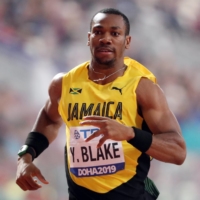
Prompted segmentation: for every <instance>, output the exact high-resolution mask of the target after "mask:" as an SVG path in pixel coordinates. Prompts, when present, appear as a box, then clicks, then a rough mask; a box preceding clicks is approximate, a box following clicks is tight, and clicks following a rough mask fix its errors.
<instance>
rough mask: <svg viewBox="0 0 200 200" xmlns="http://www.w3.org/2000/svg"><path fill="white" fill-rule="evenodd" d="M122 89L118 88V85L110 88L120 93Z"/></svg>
mask: <svg viewBox="0 0 200 200" xmlns="http://www.w3.org/2000/svg"><path fill="white" fill-rule="evenodd" d="M122 89H123V88H118V87H112V88H111V90H118V91H119V92H120V94H121V95H122Z"/></svg>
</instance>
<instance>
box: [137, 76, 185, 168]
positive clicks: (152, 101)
mask: <svg viewBox="0 0 200 200" xmlns="http://www.w3.org/2000/svg"><path fill="white" fill-rule="evenodd" d="M136 94H137V101H138V106H139V109H140V110H141V114H142V117H143V118H144V120H145V121H146V123H147V125H148V127H149V129H150V130H151V131H152V133H153V138H152V143H151V145H150V148H149V149H148V150H147V151H146V153H147V154H148V155H150V156H151V157H153V158H155V159H157V160H160V161H163V162H168V163H174V164H177V165H180V164H182V163H183V162H184V160H185V158H186V145H185V141H184V139H183V137H182V133H181V129H180V126H179V123H178V121H177V119H176V117H175V116H174V114H173V113H172V111H171V110H170V108H169V106H168V103H167V100H166V97H165V95H164V93H163V91H162V90H161V88H160V87H159V86H158V85H157V84H155V83H153V82H152V81H150V80H148V79H146V78H142V79H141V80H140V83H139V84H138V87H137V90H136Z"/></svg>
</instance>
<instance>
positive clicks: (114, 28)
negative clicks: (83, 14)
mask: <svg viewBox="0 0 200 200" xmlns="http://www.w3.org/2000/svg"><path fill="white" fill-rule="evenodd" d="M93 28H99V29H103V26H101V25H96V26H93ZM111 29H113V30H117V29H121V28H120V27H119V26H111Z"/></svg>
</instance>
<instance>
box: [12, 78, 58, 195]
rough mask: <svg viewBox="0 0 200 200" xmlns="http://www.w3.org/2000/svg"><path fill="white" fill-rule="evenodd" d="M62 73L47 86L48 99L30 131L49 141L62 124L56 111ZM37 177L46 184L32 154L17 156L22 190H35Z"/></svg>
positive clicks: (54, 136)
mask: <svg viewBox="0 0 200 200" xmlns="http://www.w3.org/2000/svg"><path fill="white" fill-rule="evenodd" d="M61 89H62V74H58V75H57V76H55V77H54V79H53V80H52V82H51V84H50V86H49V99H48V100H47V102H46V104H45V106H44V107H43V108H42V109H41V111H40V112H39V114H38V117H37V120H36V122H35V125H34V127H33V129H32V131H36V132H40V133H41V134H43V135H44V136H46V137H47V139H48V141H49V143H51V142H52V141H53V140H54V139H55V138H56V137H57V135H58V130H59V128H60V126H61V125H62V120H61V117H60V115H59V113H58V101H59V99H60V97H61ZM34 177H37V178H38V179H39V180H40V181H41V182H42V183H44V184H48V181H46V179H45V178H44V176H43V175H42V173H41V172H40V170H39V169H38V168H37V167H36V166H35V165H34V164H33V162H32V156H31V155H30V154H29V153H26V154H24V155H23V156H22V157H20V158H18V166H17V174H16V183H17V184H18V185H19V187H21V189H22V190H24V191H26V190H37V189H38V188H41V187H42V186H41V184H40V183H38V182H37V179H35V178H34Z"/></svg>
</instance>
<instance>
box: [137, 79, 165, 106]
mask: <svg viewBox="0 0 200 200" xmlns="http://www.w3.org/2000/svg"><path fill="white" fill-rule="evenodd" d="M136 95H137V101H138V104H139V105H140V106H148V107H154V106H155V105H156V106H158V105H159V104H162V103H165V102H166V98H165V95H164V92H163V90H162V89H161V87H160V86H159V85H158V84H157V83H155V82H153V81H152V80H150V79H148V78H141V79H140V82H139V84H138V86H137V89H136Z"/></svg>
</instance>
